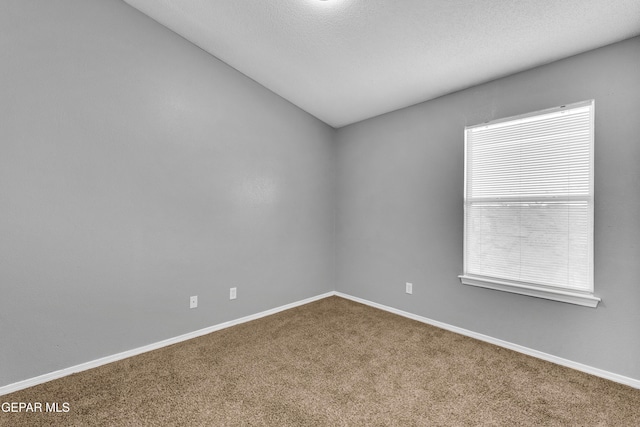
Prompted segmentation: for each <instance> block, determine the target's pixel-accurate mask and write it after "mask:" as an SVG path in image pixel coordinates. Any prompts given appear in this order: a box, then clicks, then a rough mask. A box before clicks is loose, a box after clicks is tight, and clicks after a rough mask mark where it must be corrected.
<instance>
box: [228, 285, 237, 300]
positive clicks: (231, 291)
mask: <svg viewBox="0 0 640 427" xmlns="http://www.w3.org/2000/svg"><path fill="white" fill-rule="evenodd" d="M229 299H236V288H231V289H229Z"/></svg>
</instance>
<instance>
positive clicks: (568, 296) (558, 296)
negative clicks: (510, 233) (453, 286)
mask: <svg viewBox="0 0 640 427" xmlns="http://www.w3.org/2000/svg"><path fill="white" fill-rule="evenodd" d="M458 277H459V278H460V281H461V282H462V284H464V285H471V286H479V287H481V288H488V289H495V290H497V291H504V292H511V293H514V294H520V295H528V296H531V297H537V298H544V299H549V300H554V301H560V302H566V303H569V304H577V305H582V306H585V307H593V308H595V307H597V306H598V303H599V302H600V298H598V297H596V296H594V295H593V294H591V293H587V292H580V291H571V290H559V289H551V288H543V287H538V286H534V285H526V284H523V283H516V282H509V281H502V280H497V279H490V278H487V277H474V276H464V275H460V276H458Z"/></svg>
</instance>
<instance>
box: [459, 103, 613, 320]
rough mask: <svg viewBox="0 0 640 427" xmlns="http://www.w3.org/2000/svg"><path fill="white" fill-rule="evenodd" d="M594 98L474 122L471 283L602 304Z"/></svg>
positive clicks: (468, 233) (468, 145) (469, 158)
mask: <svg viewBox="0 0 640 427" xmlns="http://www.w3.org/2000/svg"><path fill="white" fill-rule="evenodd" d="M593 122H594V101H593V100H591V101H585V102H580V103H576V104H571V105H565V106H562V107H557V108H552V109H549V110H544V111H538V112H535V113H530V114H525V115H521V116H517V117H511V118H507V119H502V120H496V121H493V122H490V123H485V124H481V125H476V126H468V127H466V128H465V190H464V210H465V214H464V222H465V223H464V273H463V274H462V275H461V276H460V280H461V281H462V283H464V284H466V285H474V286H481V287H485V288H491V289H497V290H502V291H508V292H515V293H519V294H524V295H530V296H535V297H540V298H547V299H553V300H557V301H563V302H568V303H573V304H579V305H585V306H589V307H596V306H597V304H598V302H599V301H600V299H599V298H597V297H595V296H594V295H593Z"/></svg>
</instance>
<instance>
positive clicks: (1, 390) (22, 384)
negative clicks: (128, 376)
mask: <svg viewBox="0 0 640 427" xmlns="http://www.w3.org/2000/svg"><path fill="white" fill-rule="evenodd" d="M334 295H335V296H339V297H341V298H345V299H349V300H352V301H355V302H359V303H361V304H365V305H368V306H370V307H374V308H378V309H380V310H384V311H388V312H390V313H394V314H397V315H400V316H403V317H407V318H409V319H413V320H417V321H419V322H422V323H426V324H429V325H432V326H435V327H438V328H441V329H445V330H448V331H451V332H455V333H457V334H460V335H465V336H468V337H471V338H475V339H478V340H480V341H485V342H488V343H491V344H495V345H497V346H500V347H504V348H508V349H510V350H514V351H517V352H519V353H523V354H526V355H529V356H533V357H537V358H538V359H542V360H546V361H548V362H552V363H556V364H558V365H562V366H566V367H568V368H573V369H576V370H578V371H582V372H586V373H587V374H591V375H595V376H598V377H601V378H605V379H608V380H611V381H615V382H618V383H621V384H625V385H628V386H630V387H633V388H637V389H640V380H637V379H634V378H629V377H625V376H623V375H618V374H614V373H613V372H609V371H605V370H603V369H598V368H594V367H592V366H588V365H584V364H582V363H578V362H574V361H571V360H568V359H563V358H561V357H557V356H554V355H551V354H547V353H543V352H541V351H538V350H534V349H531V348H528V347H524V346H521V345H518V344H513V343H510V342H508V341H504V340H501V339H498V338H493V337H490V336H488V335H483V334H479V333H477V332H473V331H469V330H467V329H463V328H459V327H457V326H452V325H449V324H447V323H443V322H438V321H437V320H432V319H429V318H426V317H423V316H419V315H417V314H413V313H409V312H406V311H402V310H398V309H396V308H393V307H389V306H386V305H383V304H378V303H375V302H372V301H368V300H365V299H362V298H358V297H354V296H351V295H348V294H344V293H342V292H336V291H331V292H327V293H324V294H321V295H317V296H315V297H311V298H307V299H304V300H300V301H296V302H293V303H291V304H285V305H283V306H280V307H276V308H272V309H270V310H266V311H262V312H260V313H256V314H252V315H249V316H245V317H241V318H239V319H235V320H230V321H228V322H223V323H219V324H217V325H214V326H209V327H207V328H204V329H199V330H197V331H194V332H189V333H187V334H184V335H180V336H177V337H174V338H169V339H166V340H163V341H159V342H156V343H153V344H149V345H146V346H143V347H138V348H135V349H132V350H128V351H124V352H122V353H117V354H114V355H111V356H106V357H102V358H100V359H96V360H92V361H89V362H85V363H81V364H79V365H75V366H71V367H69V368H65V369H60V370H58V371H54V372H50V373H48V374H43V375H40V376H37V377H34V378H29V379H26V380H23V381H19V382H16V383H13V384H9V385H5V386H2V387H0V396H2V395H5V394H9V393H13V392H16V391H19V390H23V389H25V388H29V387H33V386H35V385H38V384H42V383H45V382H48V381H51V380H55V379H58V378H62V377H65V376H67V375H71V374H74V373H77V372H82V371H86V370H88V369H93V368H97V367H99V366H102V365H106V364H107V363H111V362H116V361H118V360H122V359H126V358H128V357H132V356H137V355H139V354H142V353H146V352H148V351H152V350H157V349H159V348H162V347H166V346H169V345H172V344H177V343H179V342H182V341H186V340H189V339H192V338H196V337H199V336H202V335H206V334H209V333H211V332H215V331H219V330H221V329H225V328H229V327H231V326H235V325H239V324H241V323H245V322H249V321H251V320H256V319H259V318H261V317H265V316H269V315H271V314H275V313H278V312H281V311H284V310H288V309H290V308H294V307H298V306H301V305H305V304H309V303H310V302H313V301H317V300H320V299H323V298H327V297H330V296H334Z"/></svg>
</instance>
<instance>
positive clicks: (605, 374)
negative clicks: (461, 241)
mask: <svg viewBox="0 0 640 427" xmlns="http://www.w3.org/2000/svg"><path fill="white" fill-rule="evenodd" d="M335 295H336V296H339V297H342V298H345V299H349V300H352V301H355V302H359V303H361V304H365V305H368V306H371V307H374V308H378V309H380V310H384V311H388V312H390V313H394V314H398V315H400V316H403V317H407V318H409V319H413V320H417V321H418V322H422V323H427V324H429V325H432V326H436V327H438V328H441V329H446V330H447V331H451V332H455V333H457V334H460V335H464V336H467V337H471V338H475V339H478V340H480V341H485V342H488V343H491V344H495V345H497V346H500V347H504V348H508V349H510V350H514V351H517V352H518V353H523V354H526V355H529V356H533V357H536V358H538V359H542V360H546V361H548V362H552V363H555V364H558V365H562V366H566V367H568V368H572V369H576V370H578V371H582V372H586V373H587V374H591V375H595V376H597V377H601V378H605V379H608V380H611V381H615V382H617V383H621V384H625V385H628V386H630V387H633V388H637V389H640V380H637V379H635V378H630V377H625V376H624V375H619V374H614V373H613V372H609V371H605V370H603V369H598V368H594V367H592V366H589V365H584V364H582V363H578V362H574V361H572V360H568V359H564V358H562V357H558V356H554V355H552V354H548V353H544V352H542V351H538V350H534V349H532V348H528V347H524V346H521V345H518V344H514V343H511V342H508V341H504V340H501V339H498V338H493V337H490V336H488V335H483V334H480V333H477V332H473V331H469V330H467V329H463V328H459V327H457V326H452V325H449V324H447V323H443V322H438V321H437V320H432V319H429V318H426V317H422V316H419V315H417V314H413V313H409V312H407V311H402V310H398V309H397V308H393V307H389V306H386V305H382V304H378V303H375V302H372V301H368V300H365V299H362V298H358V297H354V296H351V295H348V294H343V293H342V292H335Z"/></svg>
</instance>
